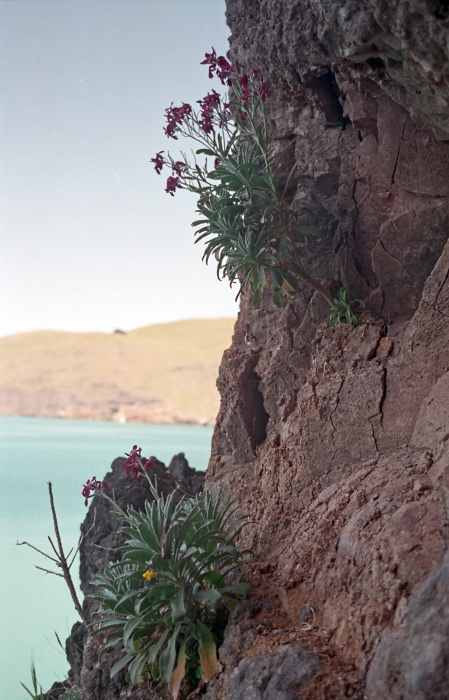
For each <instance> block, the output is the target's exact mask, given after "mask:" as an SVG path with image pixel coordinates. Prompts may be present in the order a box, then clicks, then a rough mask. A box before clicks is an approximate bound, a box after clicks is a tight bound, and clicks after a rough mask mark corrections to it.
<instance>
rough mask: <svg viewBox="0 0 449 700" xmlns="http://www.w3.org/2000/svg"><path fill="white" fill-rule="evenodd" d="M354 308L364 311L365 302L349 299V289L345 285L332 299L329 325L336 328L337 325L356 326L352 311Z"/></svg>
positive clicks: (356, 321)
mask: <svg viewBox="0 0 449 700" xmlns="http://www.w3.org/2000/svg"><path fill="white" fill-rule="evenodd" d="M354 306H359V307H360V308H362V309H364V308H365V302H364V301H362V300H361V299H351V297H350V294H349V287H348V285H347V284H346V283H345V284H343V285H342V286H341V287H340V289H339V292H338V294H337V296H336V297H335V298H334V303H333V305H332V309H331V313H330V316H329V323H330V325H331V326H336V325H337V324H338V323H349V324H351V325H352V326H357V325H358V320H357V316H356V315H355V313H354V310H353V309H354Z"/></svg>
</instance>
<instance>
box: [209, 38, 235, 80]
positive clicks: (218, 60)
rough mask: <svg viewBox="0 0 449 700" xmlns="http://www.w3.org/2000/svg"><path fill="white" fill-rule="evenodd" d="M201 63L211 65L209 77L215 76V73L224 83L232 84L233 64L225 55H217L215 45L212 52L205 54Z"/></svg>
mask: <svg viewBox="0 0 449 700" xmlns="http://www.w3.org/2000/svg"><path fill="white" fill-rule="evenodd" d="M201 65H208V66H209V78H213V77H214V74H215V75H216V76H217V78H219V79H220V81H221V84H222V85H232V80H231V75H232V71H233V68H232V64H231V63H229V61H228V60H227V59H226V58H225V57H224V56H217V53H216V51H215V49H214V48H213V47H212V53H207V54H205V59H204V61H201Z"/></svg>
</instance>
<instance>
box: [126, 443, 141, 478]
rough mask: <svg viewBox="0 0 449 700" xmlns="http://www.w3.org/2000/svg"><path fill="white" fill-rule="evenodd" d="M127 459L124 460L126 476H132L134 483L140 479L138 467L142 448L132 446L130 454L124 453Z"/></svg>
mask: <svg viewBox="0 0 449 700" xmlns="http://www.w3.org/2000/svg"><path fill="white" fill-rule="evenodd" d="M125 455H126V456H127V458H128V459H126V460H125V465H124V466H125V474H126V476H133V477H134V479H135V480H136V481H139V479H140V471H139V466H140V462H141V455H142V448H141V447H137V445H134V446H133V448H132V450H131V452H130V453H129V454H128V452H125Z"/></svg>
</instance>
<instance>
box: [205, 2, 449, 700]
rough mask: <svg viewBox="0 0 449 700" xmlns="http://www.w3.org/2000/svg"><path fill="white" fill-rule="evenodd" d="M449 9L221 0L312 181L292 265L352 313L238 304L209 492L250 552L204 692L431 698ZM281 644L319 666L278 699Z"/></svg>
mask: <svg viewBox="0 0 449 700" xmlns="http://www.w3.org/2000/svg"><path fill="white" fill-rule="evenodd" d="M448 10H449V8H448V6H447V3H441V2H440V3H438V2H430V1H428V2H424V1H419V0H415V1H406V0H401V1H400V2H398V3H387V2H378V1H372V2H366V3H365V4H364V5H363V6H361V5H360V3H356V2H355V1H352V0H343V1H342V2H339V3H334V2H330V1H327V0H302V1H301V2H299V1H298V0H284V1H283V2H278V1H273V0H257V1H256V0H244V1H243V0H228V22H229V25H230V28H231V31H232V36H231V56H232V57H233V58H234V59H236V58H238V59H239V60H240V61H241V62H242V63H245V64H247V65H251V66H257V67H260V68H262V69H263V71H264V73H266V74H267V76H268V78H269V81H270V83H271V85H272V86H273V88H274V92H275V95H274V107H273V112H272V118H273V136H274V138H275V139H277V140H279V142H280V143H281V144H285V143H286V142H287V141H288V140H295V146H294V148H295V154H296V158H297V159H298V161H299V162H300V163H301V164H302V166H303V170H304V172H305V173H307V174H308V175H310V177H311V183H312V185H311V192H312V193H313V197H314V200H315V205H316V208H317V218H318V221H319V225H320V226H321V228H322V229H323V231H324V236H323V237H322V239H321V240H320V241H319V242H318V243H314V244H309V254H308V255H309V267H310V269H311V270H312V271H313V272H314V274H315V276H316V277H318V278H321V279H322V280H324V281H328V282H329V281H330V280H332V279H334V280H338V281H343V280H346V281H347V282H348V283H349V285H350V288H351V289H352V290H353V291H354V292H355V295H356V296H359V297H362V298H363V299H365V300H366V304H367V311H366V312H365V313H364V314H363V316H362V318H361V323H360V325H359V326H358V327H357V328H352V327H349V326H345V325H341V326H339V327H337V328H335V329H333V328H329V327H328V324H327V322H326V320H325V316H326V313H327V311H326V309H325V307H324V306H323V303H322V301H321V300H320V299H318V298H317V297H316V295H312V294H311V292H310V291H309V290H307V289H304V291H303V292H302V293H300V294H298V296H297V298H296V299H294V300H293V301H292V302H291V303H290V304H289V305H288V306H287V307H286V308H285V309H283V310H282V311H276V312H275V313H272V314H266V313H264V312H262V311H253V310H251V309H250V308H249V304H248V303H245V304H244V305H243V308H242V310H241V313H240V316H239V319H238V322H237V326H236V331H235V335H234V341H233V345H232V347H231V349H230V350H228V351H227V352H226V353H225V355H224V358H223V362H222V365H221V370H220V378H219V388H220V392H221V397H222V403H221V410H220V413H219V417H218V422H217V426H216V430H215V435H214V440H213V455H212V460H211V463H210V467H209V470H208V474H207V485H208V486H209V487H210V488H216V487H217V486H218V485H224V486H225V489H227V491H228V492H229V493H233V494H235V493H236V491H237V492H238V493H239V497H240V499H241V503H242V509H243V510H244V511H246V512H248V513H250V515H251V517H252V519H253V523H252V524H251V526H250V527H249V528H248V529H247V531H246V535H245V546H251V547H253V548H254V549H255V550H256V552H257V554H258V556H259V559H260V563H259V565H256V566H255V567H252V570H251V572H249V573H247V576H250V578H252V581H253V585H254V588H253V592H252V595H251V598H250V600H249V601H248V602H247V603H245V604H244V605H243V606H242V608H241V610H240V611H239V613H236V615H235V617H234V621H233V622H232V623H231V626H230V627H229V629H228V637H227V640H226V642H225V645H224V649H223V652H222V660H223V663H224V665H225V671H224V673H223V674H222V675H221V676H220V678H219V679H217V681H216V682H215V683H211V685H210V688H209V690H208V691H207V693H206V697H207V698H208V699H210V700H212V699H214V700H218V698H220V699H225V698H226V700H234V699H235V700H237V698H242V699H243V698H245V697H254V698H261V699H262V698H264V699H266V700H268V698H270V700H271V699H272V698H273V699H275V698H283V699H284V700H287V698H288V699H289V700H290V698H296V697H299V696H300V697H302V698H304V700H306V699H307V700H312V699H313V700H318V698H329V699H330V698H336V699H337V698H338V699H339V698H346V697H351V698H360V699H362V698H367V700H392V699H395V698H397V699H398V700H399V698H401V699H402V700H404V699H405V698H407V699H409V698H410V700H411V698H413V699H414V700H416V698H420V699H424V698H425V699H428V700H431V699H432V700H434V699H435V698H440V699H441V700H442V699H443V698H447V697H448V692H449V691H448V688H449V670H448V669H449V665H448V660H449V641H448V640H449V613H448V609H449V607H448V606H449V593H448V591H449V574H448V571H449V569H448V564H449V558H448V555H447V554H446V553H447V549H448V536H449V531H448V515H449V511H448V509H449V500H448V497H449V490H448V488H449V443H448V440H449V350H448V347H449V344H448V340H449V244H447V238H448V232H449V227H448V218H449V199H448V196H449V190H448V183H449V180H448V172H449V168H448V166H449V109H448V100H449V62H448V39H449V22H448V19H447V13H448ZM286 645H287V646H288V647H289V648H291V647H292V646H295V647H296V648H299V647H301V648H302V649H307V650H308V652H309V653H314V654H315V657H314V658H315V660H316V661H319V662H320V663H319V666H320V670H319V671H318V672H316V667H315V671H314V673H315V675H314V677H313V679H312V680H311V681H310V675H313V673H312V674H310V673H309V675H308V676H307V679H306V680H307V682H306V681H304V679H303V680H301V679H300V677H299V676H300V672H299V671H298V674H299V675H298V677H297V678H296V680H295V678H293V680H292V679H291V676H292V673H293V671H292V670H291V669H290V671H288V672H287V671H285V673H284V676H285V678H289V679H290V680H289V681H288V683H287V681H286V684H287V685H286V687H285V688H284V689H283V690H277V691H276V692H277V694H273V692H272V691H271V692H270V691H269V684H270V682H271V680H270V679H272V678H274V676H275V674H276V672H278V671H279V668H281V667H282V663H285V662H284V661H282V658H284V657H283V656H282V653H283V652H282V653H281V652H280V650H282V649H283V648H284V647H285V646H286ZM248 657H254V658H255V661H254V663H255V664H259V666H258V668H259V671H258V672H256V674H255V675H254V674H253V675H252V676H251V673H249V672H247V668H246V666H247V664H248ZM273 659H278V662H276V661H273ZM268 662H269V663H268ZM264 663H265V667H264V668H265V669H267V668H268V666H269V664H271V666H270V668H269V669H268V670H265V671H262V670H261V664H262V665H263V664H264ZM304 664H305V666H304ZM304 664H303V666H301V663H300V662H298V661H297V662H295V664H294V665H293V666H294V667H295V668H296V669H301V668H308V666H307V663H306V661H304ZM292 668H293V667H292ZM264 674H265V675H264ZM281 675H282V674H281ZM306 675H307V674H306ZM293 676H294V673H293ZM289 683H290V685H288V684H289ZM295 684H296V685H295ZM287 686H288V687H287ZM301 689H302V690H301ZM299 694H300V695H299Z"/></svg>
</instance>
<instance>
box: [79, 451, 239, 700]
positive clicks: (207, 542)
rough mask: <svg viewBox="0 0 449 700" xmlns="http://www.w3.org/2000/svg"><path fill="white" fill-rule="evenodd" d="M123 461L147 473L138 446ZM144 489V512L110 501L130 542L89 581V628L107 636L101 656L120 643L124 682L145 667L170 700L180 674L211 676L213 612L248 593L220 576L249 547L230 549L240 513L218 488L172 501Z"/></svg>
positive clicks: (137, 677)
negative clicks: (92, 607) (147, 495)
mask: <svg viewBox="0 0 449 700" xmlns="http://www.w3.org/2000/svg"><path fill="white" fill-rule="evenodd" d="M125 466H126V467H127V468H128V470H129V473H132V474H133V475H134V476H136V477H137V476H138V474H139V471H140V472H142V473H144V474H145V475H147V471H146V470H147V469H148V461H147V460H142V458H141V450H140V448H137V446H134V448H133V450H132V451H131V453H130V454H129V455H128V460H127V463H126V465H125ZM147 476H148V475H147ZM148 480H149V481H150V479H149V477H148ZM150 486H151V492H152V495H153V497H154V501H153V502H152V503H149V502H147V503H146V506H145V511H144V512H137V511H135V510H133V509H132V508H128V510H127V512H126V513H125V512H124V511H123V510H121V509H120V508H118V506H116V505H115V508H116V509H117V511H118V512H119V514H120V516H121V518H122V519H123V523H124V526H123V532H124V533H126V534H127V535H128V536H129V539H128V541H127V543H126V544H125V545H124V546H123V547H121V548H120V550H119V551H121V552H122V560H121V562H118V563H115V564H111V565H110V567H109V569H108V570H107V571H106V572H105V573H104V574H102V575H97V576H96V577H95V578H94V580H93V583H94V584H95V585H96V586H97V587H98V589H99V590H100V592H99V593H97V594H94V595H93V596H92V597H93V598H94V599H95V600H97V601H99V602H100V603H101V608H100V609H99V611H98V612H97V613H96V614H95V616H94V620H93V622H92V623H91V627H93V628H94V631H95V632H97V633H100V634H103V635H105V636H106V637H108V641H107V642H106V644H105V646H104V648H103V650H102V653H101V655H103V653H104V652H105V651H106V650H107V649H109V648H111V647H114V646H115V645H116V644H117V643H120V642H121V644H122V645H123V652H124V653H123V656H122V658H121V659H120V660H119V661H118V662H116V663H115V665H114V666H113V668H112V669H111V675H115V674H116V673H118V672H119V671H120V670H122V669H124V668H127V677H128V678H129V680H130V681H131V682H132V683H134V684H135V685H139V683H140V682H141V680H142V676H143V674H144V673H146V672H149V673H150V674H151V676H152V677H153V678H154V679H160V680H162V681H163V682H164V683H166V684H167V685H168V687H169V689H170V691H171V692H172V694H173V698H174V699H175V700H176V698H177V697H178V693H179V688H180V685H181V682H182V680H183V678H184V677H185V675H186V672H188V674H189V679H190V681H192V679H194V678H195V676H196V680H197V682H198V681H199V678H200V677H201V676H202V678H203V680H204V681H205V682H207V681H209V680H210V679H211V678H212V677H213V676H214V675H215V674H216V673H217V670H218V662H217V654H216V629H215V625H216V621H217V615H219V613H220V611H221V612H222V611H224V610H231V609H232V608H233V607H234V606H235V604H236V603H237V601H238V600H239V599H240V598H243V597H244V596H245V595H246V593H247V591H248V585H247V584H244V583H236V584H233V585H232V584H231V585H229V584H228V583H227V582H226V574H228V573H229V572H230V571H231V570H233V569H234V568H235V567H237V566H240V565H241V564H242V563H243V562H244V561H245V555H251V552H249V551H243V552H242V551H240V550H239V549H238V548H237V546H236V538H237V537H238V535H239V533H240V532H241V530H242V528H243V527H244V525H245V522H246V518H244V517H237V516H236V508H235V507H234V505H233V504H232V503H230V504H228V505H224V504H223V499H222V495H221V493H218V495H217V496H215V497H213V496H212V495H211V494H210V493H208V492H206V493H203V494H199V495H197V496H196V497H195V498H186V497H183V498H182V499H181V500H180V501H179V502H178V503H175V496H174V494H173V493H172V494H170V496H168V498H166V499H165V498H164V497H163V496H160V495H159V494H158V492H157V487H156V486H155V485H154V484H152V482H151V481H150ZM102 495H103V496H104V497H106V498H109V497H108V496H107V495H106V494H105V493H104V492H103V491H102ZM109 500H111V499H109ZM111 502H112V501H111Z"/></svg>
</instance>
